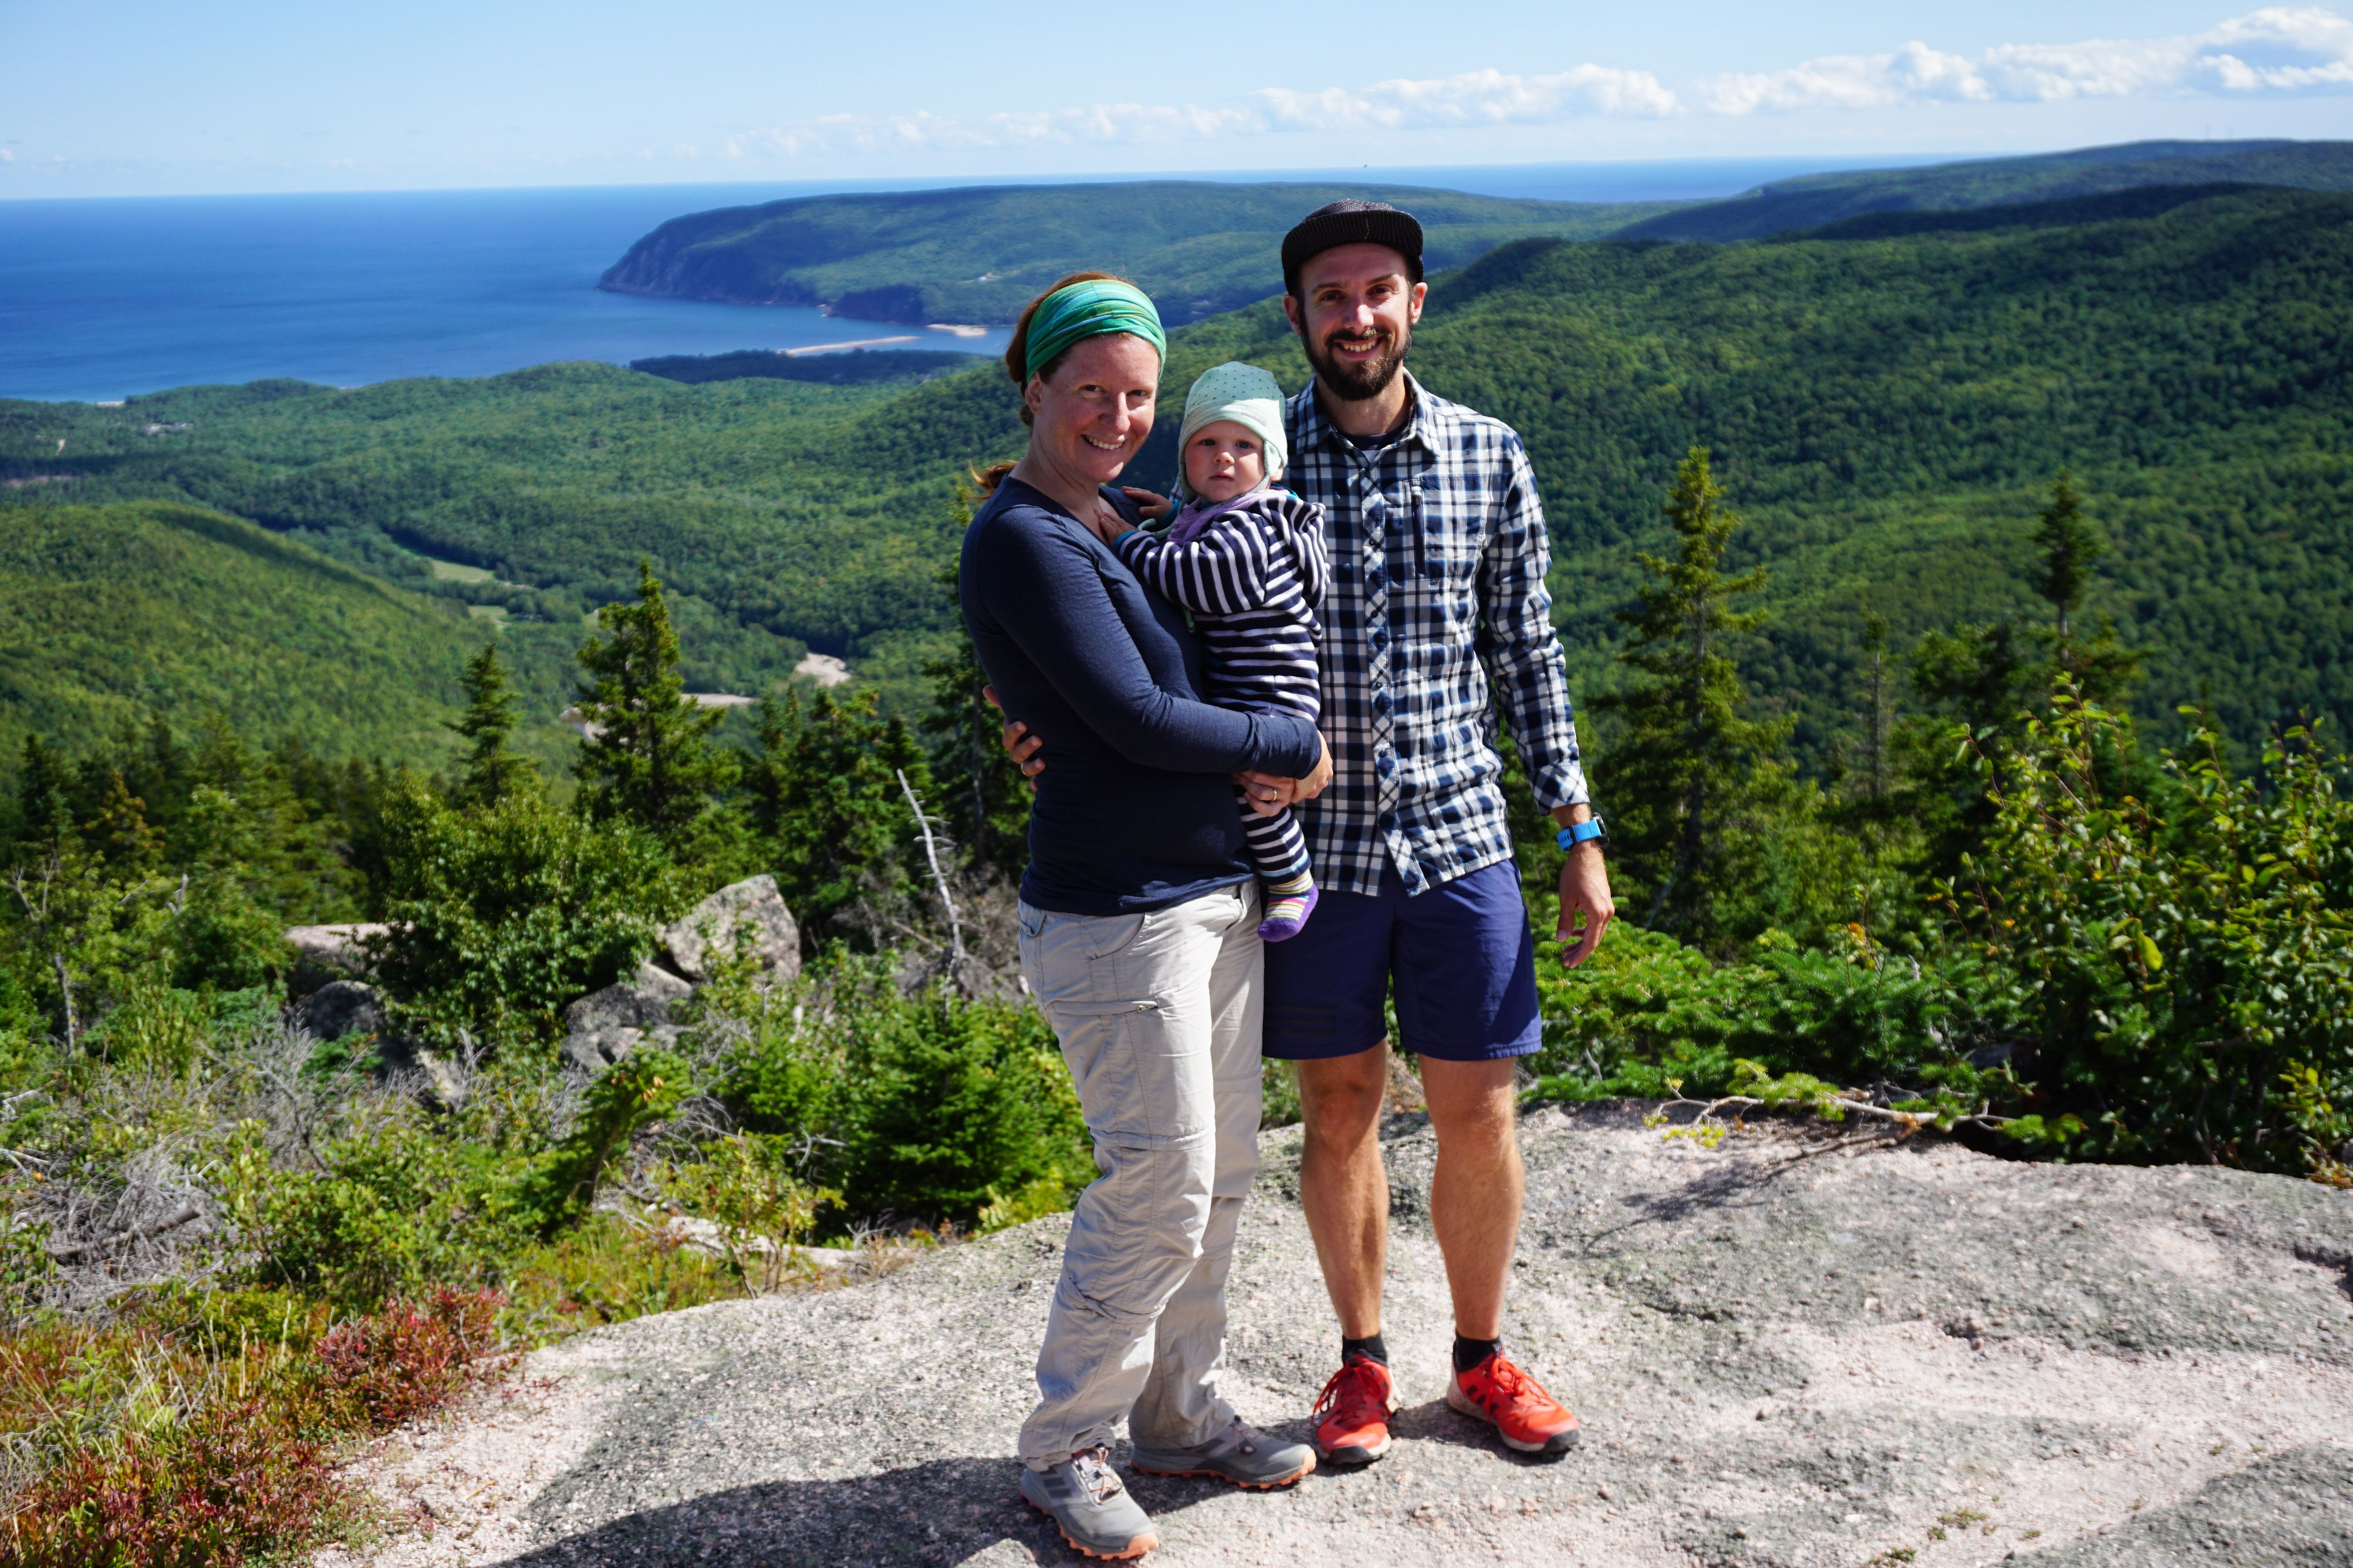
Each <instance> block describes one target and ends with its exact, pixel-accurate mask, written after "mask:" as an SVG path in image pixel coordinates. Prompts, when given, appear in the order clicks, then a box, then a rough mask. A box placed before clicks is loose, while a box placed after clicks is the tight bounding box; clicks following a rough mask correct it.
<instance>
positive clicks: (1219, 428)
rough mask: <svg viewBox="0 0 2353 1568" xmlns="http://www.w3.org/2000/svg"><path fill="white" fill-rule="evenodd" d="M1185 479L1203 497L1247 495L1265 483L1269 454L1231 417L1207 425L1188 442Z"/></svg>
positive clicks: (1212, 498)
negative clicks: (1267, 456) (1267, 455)
mask: <svg viewBox="0 0 2353 1568" xmlns="http://www.w3.org/2000/svg"><path fill="white" fill-rule="evenodd" d="M1185 482H1186V483H1187V484H1189V485H1191V486H1192V487H1193V493H1194V494H1195V495H1197V496H1199V497H1200V498H1201V499H1202V500H1209V501H1222V500H1233V499H1234V498H1235V497H1236V496H1239V495H1248V494H1249V493H1250V491H1252V490H1254V489H1258V488H1259V486H1261V485H1262V484H1264V483H1265V482H1266V453H1265V451H1264V450H1263V449H1262V448H1261V447H1260V446H1259V439H1258V437H1255V436H1253V435H1251V434H1250V431H1249V430H1247V429H1246V428H1244V427H1243V426H1240V425H1237V424H1235V423H1234V422H1233V421H1232V420H1230V419H1220V420H1218V421H1217V422H1216V423H1214V424H1209V425H1204V426H1201V427H1200V428H1199V429H1198V430H1196V431H1194V432H1193V438H1192V439H1191V440H1190V441H1187V442H1186V443H1185Z"/></svg>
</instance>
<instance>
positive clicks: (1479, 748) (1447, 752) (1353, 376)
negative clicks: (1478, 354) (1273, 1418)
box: [1248, 201, 1612, 1464]
mask: <svg viewBox="0 0 2353 1568" xmlns="http://www.w3.org/2000/svg"><path fill="white" fill-rule="evenodd" d="M1282 274H1283V289H1284V297H1283V309H1284V310H1285V311H1286V312H1287V313H1288V314H1289V316H1290V319H1291V324H1292V327H1293V330H1294V331H1297V332H1298V334H1299V341H1300V344H1301V346H1302V347H1303V349H1304V350H1305V351H1306V354H1307V362H1308V363H1309V364H1310V365H1312V366H1313V367H1314V372H1315V378H1314V381H1313V382H1312V383H1311V384H1309V385H1308V387H1307V388H1306V390H1304V391H1303V392H1302V393H1301V394H1300V395H1298V396H1297V397H1295V398H1293V400H1292V402H1291V405H1290V410H1289V426H1290V435H1291V450H1292V454H1293V456H1292V468H1291V483H1292V485H1293V488H1294V489H1297V490H1298V492H1299V493H1300V495H1301V496H1303V498H1305V499H1306V500H1311V501H1314V502H1316V503H1318V504H1320V505H1321V506H1322V507H1323V508H1324V525H1325V528H1326V531H1327V539H1328V542H1329V545H1330V549H1331V555H1332V589H1331V593H1330V595H1329V597H1328V598H1327V599H1326V601H1325V605H1324V615H1325V626H1326V631H1325V635H1324V691H1323V697H1324V729H1325V732H1326V734H1327V736H1328V738H1329V740H1330V742H1331V747H1332V753H1333V762H1334V775H1333V780H1332V784H1331V786H1330V788H1329V789H1328V790H1327V791H1326V792H1325V793H1324V795H1323V797H1322V798H1321V799H1320V800H1316V801H1314V803H1312V804H1310V805H1305V806H1304V807H1303V820H1304V822H1305V824H1306V826H1307V834H1308V846H1309V851H1310V855H1311V858H1312V859H1313V861H1314V867H1315V875H1316V878H1317V879H1318V880H1319V881H1320V882H1321V883H1322V884H1323V887H1324V898H1323V902H1322V905H1321V906H1320V907H1319V908H1318V909H1317V910H1316V912H1315V916H1314V919H1313V920H1311V921H1309V922H1308V923H1307V925H1306V927H1305V928H1304V929H1303V931H1301V932H1300V934H1299V935H1298V936H1296V937H1294V938H1293V939H1292V940H1291V941H1290V942H1285V943H1283V944H1282V945H1280V946H1276V947H1271V948H1269V949H1268V950H1267V956H1266V993H1267V1004H1266V1034H1265V1040H1264V1044H1263V1046H1262V1047H1261V1048H1262V1049H1263V1051H1264V1053H1265V1054H1266V1055H1267V1056H1270V1057H1275V1058H1285V1059H1288V1060H1291V1061H1293V1062H1295V1063H1297V1064H1298V1072H1299V1093H1300V1102H1301V1107H1302V1110H1303V1120H1304V1121H1305V1124H1306V1125H1305V1132H1306V1146H1305V1150H1304V1152H1303V1159H1302V1163H1301V1170H1300V1189H1301V1198H1302V1201H1303V1204H1304V1205H1305V1208H1306V1211H1307V1223H1308V1228H1309V1230H1310V1231H1311V1232H1312V1233H1313V1234H1314V1237H1315V1248H1316V1253H1317V1256H1318V1258H1320V1260H1321V1261H1322V1263H1323V1266H1324V1286H1325V1288H1326V1289H1328V1290H1329V1291H1330V1292H1331V1297H1332V1306H1333V1309H1334V1310H1335V1312H1337V1314H1338V1315H1339V1319H1340V1334H1341V1340H1340V1362H1341V1365H1340V1370H1339V1372H1338V1373H1335V1375H1334V1376H1333V1378H1332V1380H1331V1382H1330V1383H1329V1384H1327V1385H1326V1386H1325V1389H1324V1395H1323V1397H1322V1399H1321V1400H1320V1401H1319V1402H1318V1404H1317V1406H1316V1411H1315V1414H1316V1417H1317V1422H1316V1428H1315V1446H1316V1448H1317V1451H1318V1452H1319V1453H1321V1454H1322V1455H1323V1456H1324V1458H1327V1459H1330V1460H1333V1461H1335V1462H1338V1463H1342V1464H1347V1463H1357V1464H1363V1463H1368V1462H1370V1461H1372V1460H1375V1459H1377V1458H1380V1457H1381V1455H1382V1454H1383V1453H1384V1452H1386V1451H1387V1450H1388V1445H1389V1432H1388V1416H1389V1414H1390V1413H1391V1412H1392V1411H1393V1410H1395V1409H1396V1407H1397V1396H1396V1393H1395V1384H1394V1382H1393V1380H1392V1378H1391V1376H1390V1373H1389V1366H1388V1348H1387V1346H1386V1345H1385V1344H1384V1343H1383V1342H1382V1339H1381V1281H1382V1278H1383V1275H1384V1273H1385V1270H1386V1268H1387V1262H1388V1258H1387V1253H1388V1191H1389V1189H1388V1176H1387V1173H1385V1171H1384V1170H1383V1167H1382V1163H1381V1152H1380V1115H1381V1109H1382V1102H1383V1097H1384V1092H1385V1090H1386V1089H1387V1086H1388V1062H1387V1054H1388V1053H1387V1051H1386V1049H1385V1048H1384V1044H1383V1042H1384V1039H1385V1037H1386V1036H1387V1033H1388V1030H1387V1027H1386V1026H1385V1022H1384V1017H1383V1007H1382V1004H1383V1002H1384V1000H1386V999H1387V997H1388V993H1389V991H1390V988H1391V986H1392V985H1394V987H1395V1000H1396V1005H1397V1016H1398V1040H1397V1041H1396V1044H1397V1045H1398V1047H1400V1048H1402V1049H1404V1050H1407V1051H1411V1052H1413V1053H1414V1054H1416V1055H1417V1056H1419V1058H1420V1063H1421V1087H1422V1092H1423V1095H1424V1096H1425V1098H1426V1099H1427V1100H1429V1103H1430V1126H1431V1129H1432V1131H1434V1132H1435V1133H1436V1135H1437V1139H1438V1166H1437V1173H1436V1175H1435V1176H1434V1178H1433V1180H1432V1183H1431V1191H1430V1219H1431V1223H1432V1226H1433V1227H1434V1228H1435V1229H1436V1231H1437V1233H1438V1244H1439V1248H1440V1252H1441V1253H1442V1254H1443V1255H1444V1257H1445V1259H1446V1275H1447V1284H1448V1286H1449V1288H1450V1290H1451V1295H1452V1297H1453V1303H1454V1331H1455V1341H1454V1356H1453V1364H1452V1366H1451V1369H1450V1374H1449V1376H1448V1379H1447V1384H1446V1401H1447V1403H1448V1404H1449V1405H1451V1406H1453V1407H1454V1408H1455V1409H1456V1410H1458V1411H1461V1413H1463V1414H1464V1415H1471V1416H1472V1417H1474V1418H1476V1419H1479V1420H1482V1421H1485V1422H1487V1423H1489V1424H1490V1425H1492V1426H1494V1427H1495V1428H1496V1429H1497V1431H1498V1433H1499V1435H1500V1436H1502V1438H1503V1440H1504V1442H1505V1443H1506V1444H1508V1445H1510V1446H1511V1447H1514V1448H1516V1449H1519V1450H1521V1451H1523V1452H1528V1453H1545V1452H1558V1451H1560V1450H1562V1449H1564V1448H1567V1447H1569V1446H1570V1445H1572V1444H1574V1443H1575V1442H1576V1441H1577V1417H1576V1416H1575V1415H1572V1414H1571V1413H1570V1412H1569V1411H1568V1410H1567V1409H1566V1408H1564V1407H1563V1406H1562V1405H1559V1404H1558V1403H1557V1402H1556V1401H1555V1400H1553V1399H1552V1398H1551V1397H1550V1396H1549V1395H1548V1394H1546V1393H1545V1391H1544V1390H1543V1388H1542V1387H1541V1386H1539V1385H1538V1384H1536V1382H1535V1380H1534V1379H1533V1378H1531V1377H1529V1376H1528V1374H1527V1373H1525V1372H1524V1371H1522V1370H1521V1369H1520V1368H1519V1367H1518V1366H1517V1365H1516V1364H1515V1363H1513V1362H1512V1361H1511V1360H1510V1359H1509V1358H1508V1357H1507V1356H1506V1355H1505V1354H1504V1349H1503V1345H1502V1342H1501V1341H1502V1334H1503V1311H1504V1285H1505V1282H1506V1281H1507V1280H1508V1279H1509V1278H1510V1276H1511V1268H1512V1258H1513V1253H1514V1247H1515V1245H1516V1243H1517V1240H1518V1236H1519V1219H1520V1210H1521V1205H1522V1198H1523V1194H1524V1191H1525V1175H1524V1173H1523V1172H1522V1169H1521V1165H1520V1152H1519V1142H1518V1139H1517V1136H1516V1130H1515V1127H1514V1110H1515V1097H1514V1074H1515V1072H1516V1061H1517V1058H1520V1057H1523V1056H1526V1055H1528V1054H1530V1053H1532V1052H1534V1051H1535V1049H1536V1048H1537V1047H1538V1046H1540V1045H1541V1044H1542V1043H1543V1027H1542V1022H1541V1020H1540V1019H1539V1017H1538V1016H1537V1011H1536V990H1535V943H1534V942H1533V941H1532V940H1531V939H1530V936H1529V932H1528V925H1527V915H1526V911H1525V909H1524V907H1523V906H1522V903H1521V900H1520V883H1519V873H1518V870H1517V868H1515V867H1514V864H1513V861H1512V846H1511V837H1510V834H1509V832H1508V830H1507V828H1506V826H1505V817H1504V793H1503V789H1502V779H1503V763H1502V760H1501V759H1500V757H1499V756H1498V755H1497V753H1496V750H1495V747H1494V744H1493V735H1494V725H1495V719H1496V717H1497V716H1498V714H1500V716H1501V717H1502V719H1503V721H1504V725H1505V726H1506V727H1507V728H1508V729H1509V730H1510V731H1511V734H1512V738H1513V740H1514V742H1516V743H1517V745H1518V748H1519V755H1520V762H1521V764H1522V767H1523V769H1524V770H1525V773H1526V776H1527V779H1528V783H1529V784H1530V786H1531V787H1532V788H1533V789H1534V791H1535V796H1536V802H1537V804H1538V805H1542V806H1544V807H1545V808H1546V809H1547V810H1549V811H1550V812H1551V813H1552V816H1553V818H1554V820H1555V822H1556V823H1557V824H1558V826H1559V827H1560V829H1561V839H1562V843H1563V845H1564V847H1567V862H1566V864H1565V865H1564V866H1563V868H1562V870H1561V879H1560V921H1559V929H1558V931H1557V933H1556V934H1557V936H1558V938H1559V940H1561V941H1564V942H1569V941H1574V942H1575V943H1576V945H1575V947H1574V949H1573V950H1572V951H1571V952H1570V953H1569V955H1568V962H1569V963H1572V964H1575V963H1581V962H1583V961H1584V959H1585V958H1586V956H1587V955H1588V954H1589V953H1591V952H1592V951H1593V949H1594V945H1595V944H1596V943H1597V942H1599V941H1600V939H1601V931H1602V928H1603V927H1604V926H1606V925H1607V924H1608V923H1609V917H1610V913H1611V910H1612V906H1611V903H1610V898H1609V874H1608V872H1607V870H1606V869H1605V868H1604V867H1603V864H1602V858H1601V840H1602V826H1601V824H1600V822H1599V819H1598V818H1596V817H1594V816H1593V813H1592V810H1591V808H1590V806H1589V805H1588V802H1587V796H1586V789H1585V778H1584V772H1583V769H1582V767H1581V766H1580V764H1579V760H1578V753H1577V731H1576V727H1575V725H1574V723H1573V722H1572V721H1571V717H1570V708H1569V700H1568V683H1567V668H1566V665H1565V661H1564V659H1563V658H1562V656H1561V650H1560V643H1559V640H1558V638H1557V637H1556V636H1555V635H1554V632H1553V626H1552V596H1551V595H1550V594H1549V593H1548V592H1546V588H1545V573H1546V570H1547V568H1548V567H1549V565H1550V553H1551V552H1550V549H1549V545H1548V541H1547V539H1546V533H1545V526H1544V514H1543V510H1542V508H1541V506H1540V503H1539V502H1538V500H1537V498H1536V487H1535V475H1534V474H1533V473H1532V472H1531V471H1530V469H1529V467H1528V459H1527V454H1526V452H1525V449H1524V448H1523V447H1521V445H1520V438H1519V437H1518V436H1517V435H1515V434H1514V432H1513V431H1512V430H1511V428H1510V427H1509V426H1505V425H1504V424H1503V423H1502V422H1500V421H1498V420H1495V419H1491V418H1488V417H1487V416H1483V415H1479V414H1474V413H1472V411H1471V410H1469V409H1467V408H1463V407H1461V406H1460V405H1456V404H1451V403H1448V402H1446V401H1445V400H1444V399H1442V398H1439V397H1435V396H1432V395H1430V392H1429V391H1428V390H1426V389H1425V388H1423V387H1422V386H1421V385H1420V384H1419V383H1418V382H1417V381H1416V380H1415V379H1414V378H1413V376H1412V374H1410V373H1409V372H1408V371H1407V370H1406V369H1405V360H1406V355H1407V353H1408V352H1409V350H1410V349H1411V347H1412V343H1413V329H1414V326H1415V324H1416V323H1417V322H1418V321H1419V320H1420V319H1421V311H1422V307H1423V303H1424V301H1425V300H1426V299H1427V296H1428V293H1429V289H1428V287H1427V285H1425V284H1424V283H1423V281H1422V268H1421V226H1420V225H1419V223H1417V222H1415V220H1414V219H1413V218H1412V217H1411V216H1409V215H1407V214H1405V213H1402V212H1398V211H1397V210H1396V209H1395V208H1393V207H1389V206H1388V205H1384V204H1381V203H1377V202H1354V201H1349V202H1335V203H1333V204H1332V205H1329V206H1325V207H1321V208H1318V209H1317V210H1316V211H1314V212H1313V213H1311V214H1309V215H1308V216H1307V217H1306V218H1305V219H1303V221H1302V222H1301V223H1300V224H1299V226H1297V227H1295V228H1293V230H1292V231H1291V233H1290V234H1289V235H1287V236H1286V237H1284V239H1283V242H1282ZM1248 783H1249V784H1250V788H1251V789H1252V792H1253V793H1254V794H1256V795H1258V796H1259V798H1260V799H1261V800H1264V801H1268V802H1272V801H1277V800H1282V801H1290V800H1293V799H1295V798H1297V797H1298V795H1300V794H1301V793H1302V792H1301V791H1299V790H1298V789H1297V787H1296V786H1295V785H1293V784H1290V783H1288V782H1287V781H1283V780H1277V779H1268V778H1263V777H1253V778H1251V779H1250V780H1249V781H1248ZM1580 912H1581V913H1582V914H1583V916H1584V921H1583V929H1582V931H1581V932H1573V931H1572V929H1571V928H1572V923H1573V920H1574V917H1575V916H1576V915H1577V914H1578V913H1580Z"/></svg>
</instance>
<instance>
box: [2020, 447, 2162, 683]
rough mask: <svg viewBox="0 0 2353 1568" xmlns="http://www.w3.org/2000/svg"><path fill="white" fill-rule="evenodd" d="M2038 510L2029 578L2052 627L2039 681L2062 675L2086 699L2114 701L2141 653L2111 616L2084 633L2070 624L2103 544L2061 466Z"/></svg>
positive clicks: (2132, 678) (2137, 668)
mask: <svg viewBox="0 0 2353 1568" xmlns="http://www.w3.org/2000/svg"><path fill="white" fill-rule="evenodd" d="M2039 515H2040V517H2041V521H2040V522H2039V523H2038V524H2037V525H2036V528H2035V531H2034V542H2035V546H2036V548H2038V549H2039V550H2040V551H2041V552H2042V561H2041V563H2040V564H2039V565H2038V567H2037V569H2036V570H2035V572H2034V574H2033V575H2032V578H2031V581H2032V583H2033V584H2034V591H2035V592H2036V593H2038V594H2040V595H2042V597H2043V598H2044V599H2046V600H2048V601H2049V602H2050V605H2051V608H2052V615H2053V621H2054V627H2055V635H2054V637H2053V639H2052V648H2051V658H2052V665H2051V668H2048V669H2047V670H2045V671H2043V672H2042V684H2043V685H2045V686H2047V685H2048V684H2049V682H2050V680H2051V679H2052V678H2053V677H2055V676H2060V675H2063V676H2066V677H2067V678H2069V679H2072V680H2073V681H2074V682H2075V684H2076V686H2077V687H2078V688H2079V689H2081V690H2082V692H2083V695H2084V697H2085V698H2087V699H2089V700H2091V701H2094V702H2101V703H2111V702H2115V701H2116V700H2119V699H2121V698H2123V697H2124V696H2126V694H2127V693H2128V692H2129V691H2130V690H2131V689H2132V688H2133V686H2134V685H2135V684H2136V683H2137V682H2138V681H2139V679H2140V675H2141V665H2142V663H2143V661H2144V660H2145V659H2146V658H2147V654H2146V653H2145V652H2144V651H2143V650H2141V649H2139V648H2133V647H2126V646H2125V644H2124V641H2123V639H2122V638H2120V637H2117V635H2116V622H2114V621H2113V620H2110V619H2109V618H2108V617H2107V616H2101V617H2100V619H2099V624H2098V626H2096V627H2095V628H2094V630H2093V632H2092V635H2091V636H2089V637H2084V636H2083V635H2082V628H2081V627H2080V626H2077V625H2076V619H2075V617H2076V612H2077V611H2078V610H2080V609H2081V608H2082V607H2083V604H2084V595H2085V593H2086V592H2088V591H2089V590H2090V588H2091V585H2092V565H2093V563H2094V562H2096V561H2098V560H2099V558H2100V557H2101V555H2103V554H2104V553H2105V552H2106V545H2105V542H2103V541H2102V540H2101V538H2100V532H2099V529H2098V527H2097V525H2096V524H2094V522H2093V521H2092V520H2091V519H2090V518H2088V517H2085V516H2084V501H2083V497H2082V496H2080V495H2079V494H2077V493H2076V490H2075V482H2074V480H2073V479H2072V478H2071V477H2070V476H2069V475H2068V472H2067V470H2066V469H2064V468H2062V469H2060V470H2059V477H2058V479H2055V480H2053V481H2052V486H2051V504H2050V505H2049V506H2047V507H2044V508H2043V509H2042V512H2041V513H2040V514H2039ZM2038 695H2040V693H2038Z"/></svg>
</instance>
